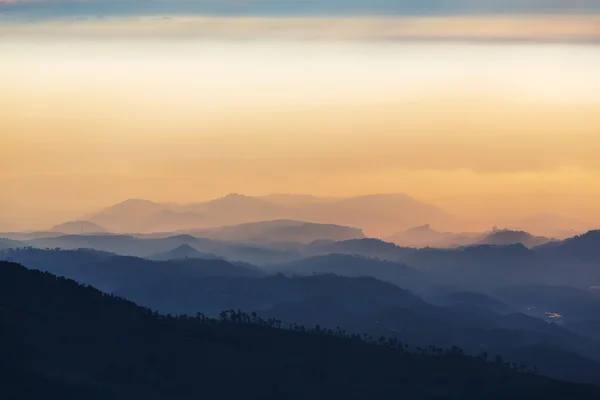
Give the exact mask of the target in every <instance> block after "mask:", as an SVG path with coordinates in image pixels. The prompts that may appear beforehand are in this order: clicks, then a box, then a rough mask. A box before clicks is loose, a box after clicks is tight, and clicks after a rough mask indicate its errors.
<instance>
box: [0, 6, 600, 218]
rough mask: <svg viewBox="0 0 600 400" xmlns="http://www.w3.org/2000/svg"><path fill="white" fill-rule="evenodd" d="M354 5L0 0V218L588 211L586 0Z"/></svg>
mask: <svg viewBox="0 0 600 400" xmlns="http://www.w3.org/2000/svg"><path fill="white" fill-rule="evenodd" d="M0 2H2V1H1V0H0ZM19 3H21V2H19ZM365 3H367V2H359V1H353V2H348V3H347V7H345V8H344V7H341V4H342V2H341V1H325V2H322V3H319V4H320V7H321V8H319V7H316V6H315V7H316V8H313V9H311V12H314V13H317V11H318V13H326V12H327V10H328V9H327V7H325V6H328V7H330V8H329V13H330V14H328V15H327V17H324V16H323V15H320V16H318V17H311V16H306V15H305V14H308V12H306V10H307V9H306V8H304V9H303V10H300V8H301V7H300V6H301V5H303V4H304V5H306V4H309V2H299V1H271V2H266V1H250V2H244V1H240V2H216V1H176V2H173V3H168V4H171V5H169V6H168V5H167V2H166V1H157V2H154V6H153V7H154V8H152V9H148V8H145V9H144V8H142V7H141V6H140V4H141V1H139V0H131V1H127V2H117V1H103V2H100V1H88V2H81V3H77V4H76V5H73V3H70V2H67V1H62V2H61V1H58V2H50V1H48V2H44V1H40V2H28V3H26V4H4V5H2V6H0V14H1V15H2V16H3V17H5V18H6V20H5V22H3V23H0V54H2V61H1V62H0V87H1V88H2V90H1V91H0V105H1V107H0V187H1V188H2V189H1V190H0V229H1V228H2V224H3V223H4V225H5V226H9V227H12V228H22V227H27V226H33V225H36V227H38V226H41V225H44V224H48V223H50V222H55V220H56V219H59V218H67V217H69V218H70V217H74V216H77V215H79V214H80V213H82V212H83V211H87V210H90V209H94V208H97V207H101V206H104V205H108V204H110V203H114V202H117V201H120V200H123V199H126V198H129V197H136V198H148V199H152V200H159V201H165V200H168V201H184V202H185V201H197V200H203V199H208V198H211V197H217V196H220V195H223V194H226V193H228V192H241V193H246V194H266V193H269V192H292V193H311V194H317V195H328V196H330V195H334V196H340V195H355V194H364V193H381V192H404V193H408V194H411V195H413V196H414V197H416V198H418V199H422V200H425V201H429V202H432V203H435V204H437V205H439V206H442V207H444V208H446V209H447V210H448V211H450V212H453V213H456V214H461V215H471V216H476V217H482V216H486V215H487V216H489V215H494V216H507V215H527V214H535V213H541V212H553V213H558V214H564V215H570V216H575V217H579V218H587V219H593V220H595V221H598V222H600V209H599V208H598V206H597V204H600V157H598V154H600V112H599V111H600V47H598V46H597V45H596V44H595V43H596V42H598V39H600V19H599V18H598V17H597V16H595V15H587V16H584V15H579V13H580V12H582V10H583V11H585V10H593V9H597V8H598V7H597V6H598V5H599V4H600V2H599V1H587V2H586V1H583V2H573V1H569V2H567V1H562V2H561V1H553V2H537V1H536V2H533V1H532V2H523V1H521V2H516V1H509V2H506V1H505V2H492V1H488V2H481V1H479V2H475V1H473V2H469V1H449V2H448V1H445V2H441V1H439V2H436V1H431V2H422V1H421V2H416V1H412V2H411V1H405V2H402V1H397V2H391V1H388V2H386V1H379V2H368V4H370V5H369V6H364V4H365ZM423 3H427V4H429V5H430V7H429V8H428V7H424V6H422V4H423ZM442 3H443V4H445V6H444V7H442V6H441V4H442ZM540 3H543V5H542V6H540ZM310 4H313V5H314V4H316V3H312V2H310ZM419 4H421V5H419ZM498 4H502V6H501V7H496V5H498ZM207 7H208V8H207ZM210 7H214V9H212V10H211V9H209V8H210ZM236 7H237V8H236ZM203 8H204V9H203ZM239 8H241V9H242V11H240V12H236V11H235V10H237V9H239ZM317 9H318V10H317ZM342 9H343V10H342ZM144 10H146V12H145V13H144V12H143V11H144ZM315 10H316V11H315ZM344 10H345V11H346V12H345V13H344V12H343V11H344ZM385 10H387V11H389V13H390V14H402V13H411V14H412V15H396V16H394V17H391V16H388V17H381V16H377V15H375V14H378V13H382V12H383V11H385ZM3 11H4V12H3ZM2 12H3V13H2ZM511 12H512V13H517V12H518V13H521V15H514V14H510V13H511ZM98 13H99V14H103V15H108V17H106V18H97V14H98ZM199 13H204V15H201V14H199ZM236 13H237V14H240V13H241V14H257V15H251V16H248V15H245V16H243V17H242V16H229V15H227V16H224V15H218V16H215V15H214V14H236ZM286 13H287V14H286ZM481 13H485V15H479V14H481ZM206 14H213V15H206ZM275 14H277V15H279V14H285V15H284V16H277V15H275ZM348 14H351V16H348ZM367 14H368V15H367ZM415 14H419V15H415ZM428 14H437V15H434V16H431V15H428ZM162 15H169V16H170V18H168V19H167V18H162ZM274 15H275V16H274ZM74 16H85V17H87V19H85V20H81V19H79V18H74ZM92 16H93V17H94V18H93V19H91V17H92ZM171 16H173V17H172V18H171ZM48 215H51V216H50V217H48Z"/></svg>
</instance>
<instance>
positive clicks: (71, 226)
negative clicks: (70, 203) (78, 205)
mask: <svg viewBox="0 0 600 400" xmlns="http://www.w3.org/2000/svg"><path fill="white" fill-rule="evenodd" d="M50 232H60V233H63V234H74V235H77V234H87V233H106V229H104V228H103V227H101V226H100V225H98V224H95V223H93V222H90V221H70V222H65V223H63V224H59V225H55V226H53V227H52V229H50Z"/></svg>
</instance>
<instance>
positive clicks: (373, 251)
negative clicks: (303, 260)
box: [305, 239, 416, 261]
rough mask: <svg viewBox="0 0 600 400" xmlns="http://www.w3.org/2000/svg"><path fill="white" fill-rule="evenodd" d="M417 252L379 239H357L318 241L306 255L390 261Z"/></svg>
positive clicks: (403, 258)
mask: <svg viewBox="0 0 600 400" xmlns="http://www.w3.org/2000/svg"><path fill="white" fill-rule="evenodd" d="M415 252H416V250H415V249H410V248H405V247H399V246H397V245H395V244H393V243H389V242H384V241H383V240H379V239H355V240H344V241H341V242H331V241H316V242H313V243H311V244H310V245H309V246H308V247H307V248H306V249H305V253H306V254H310V255H323V254H331V253H333V254H350V255H361V256H364V257H373V258H381V259H383V260H389V261H402V260H405V259H406V258H407V257H408V256H410V255H412V254H414V253H415Z"/></svg>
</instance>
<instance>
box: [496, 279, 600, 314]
mask: <svg viewBox="0 0 600 400" xmlns="http://www.w3.org/2000/svg"><path fill="white" fill-rule="evenodd" d="M493 295H494V297H496V298H498V299H500V300H502V301H504V302H505V303H507V304H509V305H510V306H511V307H513V308H515V309H517V310H520V311H522V312H525V313H527V314H530V315H535V316H538V317H540V318H546V317H547V315H554V316H556V317H558V316H560V317H559V318H555V319H556V320H557V322H565V323H570V322H579V321H585V320H591V319H595V318H598V316H599V315H600V298H598V297H597V296H594V295H593V294H590V293H588V292H586V291H583V290H579V289H576V288H573V287H568V286H547V285H518V286H509V287H502V288H498V289H496V290H495V291H494V292H493Z"/></svg>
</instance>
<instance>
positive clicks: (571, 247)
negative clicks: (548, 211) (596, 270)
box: [535, 230, 600, 263]
mask: <svg viewBox="0 0 600 400" xmlns="http://www.w3.org/2000/svg"><path fill="white" fill-rule="evenodd" d="M535 250H536V251H538V252H539V253H540V254H543V255H545V256H547V257H559V258H562V259H565V258H570V259H575V260H580V261H586V262H594V263H596V262H599V261H600V230H593V231H589V232H587V233H584V234H583V235H578V236H574V237H571V238H568V239H565V240H563V241H560V242H553V243H548V244H546V245H544V246H539V247H538V248H536V249H535Z"/></svg>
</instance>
